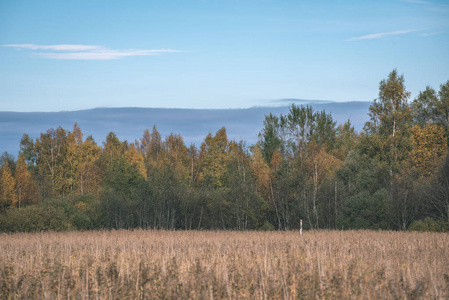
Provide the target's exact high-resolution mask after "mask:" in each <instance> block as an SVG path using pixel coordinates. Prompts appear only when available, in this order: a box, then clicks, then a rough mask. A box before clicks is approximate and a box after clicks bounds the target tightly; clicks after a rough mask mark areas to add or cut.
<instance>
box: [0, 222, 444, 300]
mask: <svg viewBox="0 0 449 300" xmlns="http://www.w3.org/2000/svg"><path fill="white" fill-rule="evenodd" d="M0 298H1V299H16V298H18V299H21V298H27V299H36V298H39V299H41V298H48V299H87V298H91V299H104V298H107V299H112V298H116V299H117V298H119V299H124V298H127V299H139V298H144V299H146V298H179V299H187V298H194V299H212V298H219V299H221V298H228V299H238V298H251V299H295V298H330V299H348V298H363V299H391V298H394V299H396V298H407V299H415V298H417V299H420V298H425V299H438V298H449V235H448V234H438V233H417V232H413V233H410V232H407V233H403V232H374V231H315V232H305V233H304V236H303V237H300V236H299V234H298V232H227V231H205V232H195V231H178V232H172V231H147V230H136V231H125V230H123V231H112V232H109V231H96V232H69V233H38V234H11V235H7V234H3V235H0Z"/></svg>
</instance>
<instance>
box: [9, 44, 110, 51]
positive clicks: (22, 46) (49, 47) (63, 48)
mask: <svg viewBox="0 0 449 300" xmlns="http://www.w3.org/2000/svg"><path fill="white" fill-rule="evenodd" d="M3 47H13V48H18V49H31V50H54V51H90V50H98V49H101V48H102V47H101V46H91V45H35V44H10V45H3Z"/></svg>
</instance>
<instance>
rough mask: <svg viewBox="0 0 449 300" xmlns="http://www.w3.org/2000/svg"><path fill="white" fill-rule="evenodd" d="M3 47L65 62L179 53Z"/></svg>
mask: <svg viewBox="0 0 449 300" xmlns="http://www.w3.org/2000/svg"><path fill="white" fill-rule="evenodd" d="M3 47H12V48H16V49H30V50H49V51H54V52H33V54H34V55H37V56H40V57H44V58H48V59H67V60H112V59H119V58H123V57H127V56H146V55H158V54H162V53H174V52H181V51H179V50H172V49H153V50H140V49H127V50H113V49H108V48H105V47H102V46H96V45H35V44H9V45H3Z"/></svg>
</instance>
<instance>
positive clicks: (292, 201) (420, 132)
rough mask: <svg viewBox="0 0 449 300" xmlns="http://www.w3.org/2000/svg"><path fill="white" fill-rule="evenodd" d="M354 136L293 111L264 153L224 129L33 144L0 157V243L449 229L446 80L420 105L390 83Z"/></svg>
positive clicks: (59, 135)
mask: <svg viewBox="0 0 449 300" xmlns="http://www.w3.org/2000/svg"><path fill="white" fill-rule="evenodd" d="M368 114H369V117H370V120H369V121H368V122H367V123H366V124H365V126H364V128H363V130H362V131H361V132H360V133H358V132H356V131H355V130H354V127H353V126H352V125H351V122H350V120H348V121H347V122H345V123H344V124H338V125H337V123H336V122H335V121H334V120H333V118H332V115H331V114H330V113H326V112H325V111H324V110H323V111H314V110H313V108H312V107H310V106H307V105H306V106H303V105H300V106H296V105H294V104H293V105H291V107H290V108H289V112H288V113H287V114H286V115H279V116H277V115H273V114H269V115H266V116H265V120H264V123H263V129H262V130H261V132H260V134H259V141H258V142H257V143H256V144H255V145H251V146H247V145H246V144H245V142H244V141H234V140H229V139H228V137H227V134H226V129H225V128H221V129H220V130H218V131H217V132H216V133H215V134H214V135H213V134H208V135H207V136H206V137H205V139H204V141H203V143H202V144H201V145H200V147H196V146H195V145H190V146H187V145H186V144H185V143H184V141H183V138H182V136H180V135H177V134H173V133H172V134H170V135H169V136H167V137H165V138H163V137H162V136H161V135H160V133H159V132H158V131H157V128H156V127H153V129H152V130H151V131H150V130H145V131H144V133H143V136H142V137H141V138H140V139H138V140H136V141H134V142H133V143H129V142H127V141H120V140H119V138H118V137H117V136H116V135H115V134H114V133H113V132H111V133H109V134H108V135H107V137H106V140H105V142H103V144H102V146H100V145H98V144H97V143H96V142H95V141H94V139H93V138H92V137H91V136H88V137H86V138H84V135H83V133H82V131H81V129H80V128H79V126H78V125H77V124H75V125H74V126H73V128H72V130H70V131H69V130H65V129H63V128H61V127H58V128H56V129H53V128H52V129H49V130H47V131H46V132H44V133H41V134H40V136H39V137H37V138H36V139H33V138H31V137H30V136H28V135H27V134H24V135H23V137H22V139H21V141H20V152H19V156H18V157H17V159H15V158H14V157H13V156H11V155H9V154H8V153H4V154H3V155H2V156H1V157H0V166H1V172H0V231H6V232H13V231H37V230H48V229H50V230H71V229H75V230H89V229H100V228H101V229H119V228H154V229H232V230H273V229H279V230H289V229H297V228H299V221H300V219H302V220H304V226H305V227H306V228H309V229H321V228H329V229H392V230H407V229H414V230H439V231H445V230H448V229H449V222H448V217H449V155H448V150H447V149H448V143H449V81H447V82H446V83H444V84H442V85H441V86H440V89H439V90H438V91H436V90H434V89H433V88H431V87H427V88H426V89H425V90H424V91H422V92H420V93H419V95H418V96H417V97H416V99H414V100H413V101H410V93H409V92H408V91H407V90H406V87H405V83H404V77H403V75H399V74H398V72H397V71H396V70H393V71H392V72H391V73H390V74H389V75H388V77H387V78H386V79H384V80H382V81H381V82H380V84H379V95H378V98H376V99H375V100H374V101H373V103H372V104H371V106H370V108H369V112H368Z"/></svg>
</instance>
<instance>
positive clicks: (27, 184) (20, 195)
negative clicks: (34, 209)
mask: <svg viewBox="0 0 449 300" xmlns="http://www.w3.org/2000/svg"><path fill="white" fill-rule="evenodd" d="M15 181H16V187H15V191H16V197H15V200H16V201H15V203H13V204H14V206H15V207H18V208H21V207H23V206H25V205H29V204H36V203H39V201H40V194H39V190H38V187H37V184H36V182H35V181H34V179H33V178H32V176H31V173H30V171H29V170H28V165H27V163H26V161H25V156H24V155H23V154H19V157H18V158H17V167H16V174H15Z"/></svg>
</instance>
